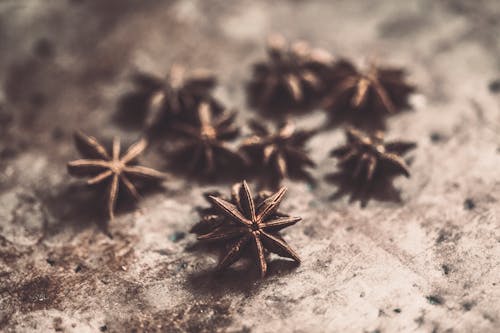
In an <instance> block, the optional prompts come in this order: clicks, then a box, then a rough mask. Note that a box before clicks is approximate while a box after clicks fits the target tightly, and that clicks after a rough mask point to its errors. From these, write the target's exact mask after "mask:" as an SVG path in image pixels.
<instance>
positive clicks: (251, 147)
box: [241, 120, 316, 180]
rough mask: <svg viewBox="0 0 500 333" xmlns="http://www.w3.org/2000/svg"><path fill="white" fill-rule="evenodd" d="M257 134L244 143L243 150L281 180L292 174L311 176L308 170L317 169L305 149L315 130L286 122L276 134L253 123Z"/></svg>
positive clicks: (252, 126) (252, 125)
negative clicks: (301, 128)
mask: <svg viewBox="0 0 500 333" xmlns="http://www.w3.org/2000/svg"><path fill="white" fill-rule="evenodd" d="M249 125H250V127H251V128H252V130H253V131H254V133H255V134H254V135H253V136H251V137H249V138H247V139H246V140H244V141H243V142H242V144H241V150H242V151H243V152H245V153H246V154H247V155H248V156H250V157H251V158H252V160H253V161H254V163H255V164H256V165H258V166H263V167H264V168H266V169H271V171H273V172H274V174H275V175H277V176H278V178H279V179H280V180H281V179H283V178H285V177H286V176H287V175H288V174H292V175H294V176H299V177H300V176H302V177H303V176H306V178H309V177H308V173H307V171H305V170H304V168H305V167H315V166H316V164H315V163H314V161H312V160H311V159H310V158H309V156H308V154H307V151H306V149H305V145H306V143H307V141H308V140H309V139H310V138H311V137H312V136H313V135H314V134H315V133H316V132H315V131H306V130H297V129H296V126H295V124H294V123H293V122H292V121H287V122H285V123H283V125H281V126H280V127H279V128H278V129H277V130H276V131H275V132H274V133H271V131H270V130H269V129H268V128H267V127H266V126H263V125H262V124H261V123H259V122H257V121H255V120H254V121H251V122H250V123H249Z"/></svg>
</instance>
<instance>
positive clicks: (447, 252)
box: [0, 0, 500, 332]
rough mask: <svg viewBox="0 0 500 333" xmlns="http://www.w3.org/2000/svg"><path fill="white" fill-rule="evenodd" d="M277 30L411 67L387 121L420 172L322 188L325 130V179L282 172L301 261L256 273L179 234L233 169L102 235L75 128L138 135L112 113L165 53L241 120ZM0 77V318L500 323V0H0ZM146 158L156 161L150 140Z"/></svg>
mask: <svg viewBox="0 0 500 333" xmlns="http://www.w3.org/2000/svg"><path fill="white" fill-rule="evenodd" d="M271 32H281V33H283V34H284V35H285V36H286V37H288V38H290V39H292V40H294V39H305V40H307V41H309V42H310V43H311V44H312V45H313V46H317V47H322V48H325V49H327V50H329V51H331V52H332V53H333V54H334V55H336V56H345V57H349V58H351V59H353V61H355V62H358V63H361V62H362V61H364V60H365V59H366V58H371V57H376V58H377V59H379V60H380V62H381V63H382V64H391V65H396V66H403V67H405V68H406V69H407V70H408V72H409V73H410V79H411V81H413V82H415V83H416V85H417V86H418V87H419V93H418V94H417V95H415V96H414V97H413V99H412V103H413V105H414V110H413V111H411V112H403V113H401V114H400V115H398V116H396V117H392V118H391V119H390V120H389V122H388V133H387V136H388V138H389V139H391V138H401V139H406V140H413V141H416V142H417V143H418V148H417V149H416V150H415V151H414V152H413V153H412V154H411V155H412V159H411V162H412V164H411V172H412V177H411V178H410V179H403V178H401V179H397V180H396V181H395V183H394V190H393V191H392V192H391V193H389V194H388V193H385V191H381V192H380V193H379V192H377V193H376V194H375V195H374V198H372V200H370V202H369V203H368V205H367V207H365V208H361V207H360V205H359V203H358V202H349V197H348V196H344V197H341V198H340V199H338V200H331V199H330V197H331V195H332V194H333V193H335V192H336V190H337V189H338V188H337V186H336V185H335V184H331V183H329V182H327V181H325V180H324V176H325V174H327V173H329V172H332V171H334V170H335V162H334V161H333V160H332V159H330V158H329V157H328V151H329V150H330V149H331V148H333V147H334V146H335V145H338V144H339V143H341V142H343V140H344V139H343V132H342V129H341V128H335V129H332V130H329V131H323V132H321V133H319V134H318V135H317V136H315V137H314V138H313V139H312V140H311V142H310V146H309V148H310V150H311V156H312V158H313V159H314V160H315V161H316V162H317V163H318V168H317V169H315V170H314V171H313V176H314V177H315V178H316V181H317V184H316V185H315V186H313V184H307V183H303V182H287V183H286V185H287V186H289V192H288V195H287V198H286V200H285V201H284V203H283V207H284V210H286V211H289V212H291V213H293V215H296V216H302V218H303V222H301V223H300V224H297V225H296V226H295V227H293V228H289V229H287V230H286V232H285V233H284V234H285V238H286V239H287V241H289V243H290V244H291V246H292V247H294V248H295V249H297V251H298V253H299V254H300V255H301V257H302V260H303V263H302V265H301V266H299V267H295V266H293V265H290V264H289V262H287V261H282V260H275V261H274V262H272V263H271V264H270V267H269V270H270V274H269V277H268V278H266V279H265V280H263V281H256V280H255V278H254V277H253V276H251V275H249V274H247V273H246V272H245V271H241V270H240V271H238V270H230V271H228V272H227V273H225V274H223V275H222V276H220V277H214V276H213V275H212V274H211V269H212V267H213V266H214V264H215V260H216V258H214V257H211V256H209V255H207V254H205V253H203V252H200V251H198V249H197V246H196V245H195V238H194V237H193V236H192V235H190V234H188V233H187V232H188V230H189V228H190V227H191V226H192V225H193V224H194V223H195V222H196V219H197V214H196V211H195V209H194V208H195V206H200V205H205V202H204V200H203V196H202V192H204V191H206V190H209V189H219V190H221V191H224V192H227V191H229V187H228V184H220V183H218V184H197V183H193V182H189V181H187V180H186V179H185V178H182V177H179V178H176V179H173V180H171V181H168V182H166V184H165V185H166V190H165V191H164V192H159V193H154V194H153V195H150V196H148V197H147V198H145V200H143V201H142V202H141V205H140V209H139V210H137V211H135V212H133V213H123V214H120V215H119V216H118V218H117V219H116V220H115V221H114V222H113V223H112V225H110V234H111V235H112V236H113V238H110V237H108V236H107V235H106V234H105V233H104V232H103V231H102V228H101V227H100V226H99V224H100V223H99V217H98V216H97V214H96V213H95V211H94V209H93V208H92V207H93V206H92V205H90V204H89V202H92V198H93V192H92V191H88V190H86V189H84V188H82V187H81V186H80V183H78V182H77V181H75V180H74V179H72V178H70V177H69V176H68V175H67V172H66V167H65V164H66V162H67V161H69V160H72V159H75V158H76V157H77V153H76V151H75V149H74V147H73V140H72V136H71V135H72V133H73V131H74V130H75V129H83V130H85V131H86V132H87V133H89V134H91V135H94V136H97V137H99V138H103V139H109V138H111V137H112V136H113V135H120V136H121V137H123V138H124V141H126V142H131V141H133V140H135V139H137V138H138V137H140V136H141V127H140V126H139V125H140V124H134V123H132V124H130V122H129V123H124V122H123V121H122V119H121V118H120V117H119V115H120V106H121V107H123V100H124V96H125V95H126V94H127V93H128V92H130V90H131V83H130V75H131V74H133V73H135V72H137V71H145V72H151V73H155V74H158V75H164V74H166V73H167V71H168V69H169V67H170V65H171V64H172V63H173V62H179V63H182V64H184V65H186V66H188V67H203V68H207V69H210V70H212V71H214V72H215V73H216V74H217V75H218V78H219V83H220V84H219V86H218V88H217V90H216V96H217V97H218V98H220V99H221V100H222V101H223V102H224V103H225V104H226V105H227V106H228V107H235V108H237V109H238V110H239V111H240V114H239V118H238V121H239V122H240V123H241V124H244V121H245V119H249V118H251V117H253V116H254V115H255V113H254V111H253V110H252V109H250V108H249V107H248V106H247V104H246V101H245V96H246V92H245V89H244V85H245V83H246V82H247V81H248V80H249V79H250V77H251V65H252V63H254V62H256V61H258V60H261V59H263V58H264V57H265V56H266V53H265V38H266V36H267V35H268V34H269V33H271ZM0 87H1V90H0V331H6V332H32V331H35V332H50V331H54V330H55V331H64V332H96V331H101V332H126V331H133V329H136V331H139V332H140V331H146V332H154V331H164V332H184V331H189V332H201V331H207V332H212V331H228V332H270V331H281V332H292V331H294V332H410V331H411V332H413V331H415V332H498V331H499V330H500V316H499V313H500V227H499V223H498V214H499V208H498V207H499V206H498V200H499V198H500V168H499V167H498V165H500V154H499V153H498V151H499V143H500V138H499V134H498V133H499V131H498V130H499V128H498V124H499V120H500V119H499V106H500V3H499V2H498V1H495V0H492V1H467V0H461V1H459V0H455V1H451V0H441V1H435V0H422V1H397V0H393V1H380V0H373V1H327V0H324V1H320V0H318V1H301V0H288V1H286V0H278V1H262V0H251V1H250V0H248V1H245V0H238V1H223V0H219V1H214V0H179V1H158V0H154V1H153V0H135V1H132V0H71V1H70V0H51V1H44V0H1V1H0ZM324 118H325V116H324V113H323V112H321V111H315V112H311V113H310V114H307V115H301V116H300V117H297V118H296V120H297V122H298V124H299V126H301V127H305V128H313V127H316V126H319V125H321V124H322V122H323V121H324ZM245 133H248V129H247V128H246V127H245V128H244V134H245ZM141 160H142V161H144V164H145V165H148V166H153V167H156V168H159V169H162V168H163V166H164V160H163V158H162V156H161V151H160V150H158V149H156V150H155V149H152V150H150V151H148V153H147V154H146V155H145V156H144V157H143V158H142V159H141Z"/></svg>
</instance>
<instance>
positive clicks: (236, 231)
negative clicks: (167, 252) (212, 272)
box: [198, 181, 301, 277]
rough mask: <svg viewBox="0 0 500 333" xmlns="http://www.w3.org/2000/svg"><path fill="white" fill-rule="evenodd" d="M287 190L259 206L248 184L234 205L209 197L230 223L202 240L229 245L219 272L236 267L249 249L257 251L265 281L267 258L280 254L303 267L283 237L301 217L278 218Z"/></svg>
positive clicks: (255, 255)
mask: <svg viewBox="0 0 500 333" xmlns="http://www.w3.org/2000/svg"><path fill="white" fill-rule="evenodd" d="M285 192H286V188H285V187H282V188H281V189H280V190H278V191H277V192H276V193H274V194H272V195H271V196H269V197H268V198H267V199H265V200H263V201H262V202H261V203H260V204H258V205H257V204H256V202H255V201H254V198H253V195H252V193H251V191H250V188H249V187H248V184H247V183H246V181H243V183H242V185H241V187H240V188H239V191H238V195H237V198H238V199H237V202H236V203H232V202H229V201H227V200H224V199H221V198H219V197H216V196H209V198H210V200H211V202H212V203H213V205H214V206H215V207H217V209H218V210H219V213H220V214H222V215H223V216H225V218H226V220H225V221H224V223H222V224H221V225H220V226H219V227H217V228H216V229H215V230H214V231H212V232H210V233H208V234H204V235H201V236H198V239H199V240H207V241H220V242H225V243H226V244H229V246H228V247H227V249H226V252H225V254H224V255H223V256H222V257H221V260H220V261H219V264H218V268H219V269H224V268H227V267H229V266H230V265H232V264H233V263H235V262H236V261H237V260H238V259H240V258H241V256H242V255H243V254H244V252H245V250H246V249H251V250H252V251H253V254H254V257H255V259H256V261H257V264H258V267H259V269H260V275H261V277H264V275H265V274H266V272H267V261H266V255H267V254H268V253H269V252H272V253H276V254H278V255H280V256H282V257H287V258H291V259H293V260H295V261H296V262H298V263H300V259H299V257H298V255H297V254H296V253H295V251H294V250H293V249H292V248H291V247H290V246H289V245H288V244H287V243H286V242H285V240H284V239H283V238H282V237H281V236H280V234H279V231H280V230H282V229H283V228H286V227H288V226H291V225H293V224H295V223H297V222H299V221H300V220H301V218H300V217H290V216H279V215H276V214H275V212H276V211H277V209H278V207H279V205H280V203H281V201H282V200H283V197H284V195H285Z"/></svg>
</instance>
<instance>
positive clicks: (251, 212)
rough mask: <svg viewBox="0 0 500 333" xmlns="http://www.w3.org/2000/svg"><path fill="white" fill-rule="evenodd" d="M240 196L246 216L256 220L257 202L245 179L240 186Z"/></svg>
mask: <svg viewBox="0 0 500 333" xmlns="http://www.w3.org/2000/svg"><path fill="white" fill-rule="evenodd" d="M239 198H240V200H239V202H240V205H241V208H242V209H243V212H244V213H245V216H246V217H248V218H249V219H250V220H251V221H255V218H256V216H255V203H254V201H253V196H252V191H250V187H248V184H247V181H246V180H243V183H242V186H241V187H240V191H239Z"/></svg>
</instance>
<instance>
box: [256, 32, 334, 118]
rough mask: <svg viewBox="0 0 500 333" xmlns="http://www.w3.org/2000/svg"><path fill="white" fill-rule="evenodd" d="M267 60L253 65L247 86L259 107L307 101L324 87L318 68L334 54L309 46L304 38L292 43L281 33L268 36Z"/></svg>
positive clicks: (325, 63)
mask: <svg viewBox="0 0 500 333" xmlns="http://www.w3.org/2000/svg"><path fill="white" fill-rule="evenodd" d="M267 52H268V55H269V61H268V62H260V63H257V64H255V65H254V70H253V79H252V81H251V82H250V85H249V88H250V92H251V95H253V96H252V98H251V100H252V102H256V103H255V104H256V105H257V106H258V107H264V108H265V107H273V106H285V107H294V106H297V105H303V104H307V102H309V101H310V100H311V99H312V97H314V96H316V94H317V93H318V92H319V91H320V90H321V89H322V88H323V82H322V80H321V76H320V72H321V71H324V70H325V69H326V68H328V67H330V66H331V64H332V63H333V57H332V56H331V55H330V54H329V53H327V52H326V51H324V50H320V49H311V48H310V47H309V45H308V44H307V43H306V42H304V41H298V42H295V43H292V44H291V45H289V44H288V42H287V41H286V40H285V38H284V37H283V36H282V35H279V34H275V35H272V36H270V37H269V38H268V42H267Z"/></svg>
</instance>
